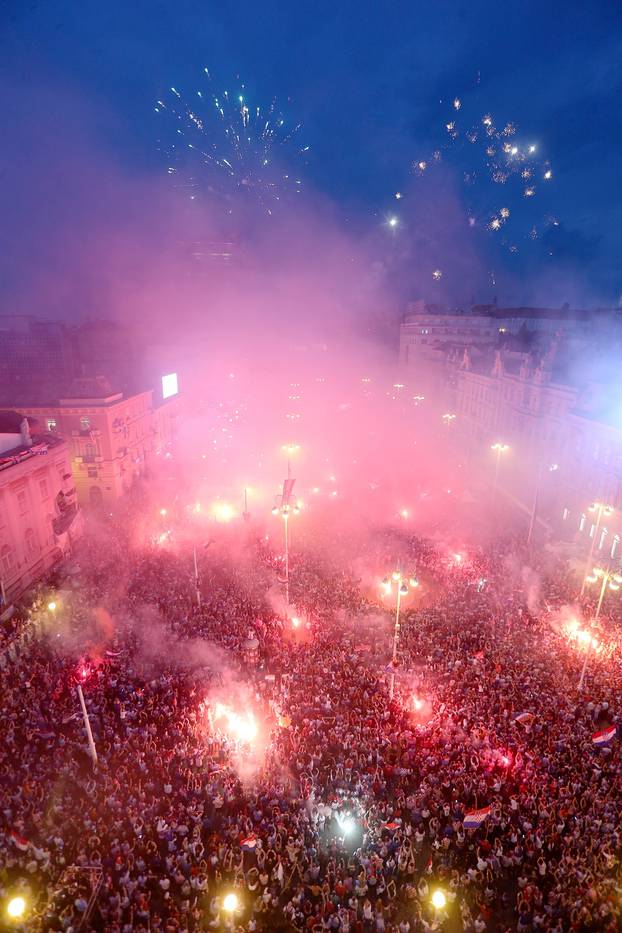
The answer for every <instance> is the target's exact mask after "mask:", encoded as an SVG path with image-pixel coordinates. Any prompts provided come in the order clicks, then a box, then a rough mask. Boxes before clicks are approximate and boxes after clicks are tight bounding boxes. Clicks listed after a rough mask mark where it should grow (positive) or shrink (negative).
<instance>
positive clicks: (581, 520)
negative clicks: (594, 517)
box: [579, 512, 585, 531]
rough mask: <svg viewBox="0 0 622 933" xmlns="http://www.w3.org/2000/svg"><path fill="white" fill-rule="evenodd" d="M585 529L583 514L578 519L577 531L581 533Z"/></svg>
mask: <svg viewBox="0 0 622 933" xmlns="http://www.w3.org/2000/svg"><path fill="white" fill-rule="evenodd" d="M584 528H585V512H582V513H581V518H580V519H579V531H583V529H584Z"/></svg>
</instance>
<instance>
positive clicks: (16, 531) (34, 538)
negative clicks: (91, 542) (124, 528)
mask: <svg viewBox="0 0 622 933" xmlns="http://www.w3.org/2000/svg"><path fill="white" fill-rule="evenodd" d="M81 531H82V521H81V514H80V510H79V508H78V504H77V500H76V490H75V487H74V483H73V477H72V475H71V466H70V462H69V449H68V446H67V444H66V442H65V441H64V440H63V439H62V438H61V437H59V436H57V435H54V434H51V433H49V432H47V431H39V429H38V427H37V425H36V424H35V423H33V422H31V421H29V420H28V419H26V418H24V417H23V416H22V415H21V414H18V413H17V412H11V411H10V412H0V607H1V606H5V605H6V604H7V603H9V602H11V601H12V600H14V599H16V598H17V597H18V596H19V595H20V594H21V593H22V592H23V591H24V590H25V589H27V587H28V586H30V585H32V584H33V583H35V582H37V581H38V580H39V579H40V578H41V577H43V576H45V574H46V573H47V572H49V571H50V569H51V568H52V567H54V566H55V565H56V564H57V563H58V561H59V560H61V558H62V557H63V556H64V555H65V554H67V553H68V552H69V551H71V549H72V546H73V544H74V542H75V540H76V539H77V538H78V537H79V535H80V534H81Z"/></svg>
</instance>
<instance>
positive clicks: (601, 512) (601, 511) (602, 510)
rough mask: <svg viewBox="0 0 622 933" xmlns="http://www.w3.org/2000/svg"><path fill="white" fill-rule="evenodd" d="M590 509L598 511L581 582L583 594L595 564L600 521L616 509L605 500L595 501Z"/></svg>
mask: <svg viewBox="0 0 622 933" xmlns="http://www.w3.org/2000/svg"><path fill="white" fill-rule="evenodd" d="M589 511H590V512H595V513H596V524H595V525H594V534H593V535H592V543H591V545H590V551H589V554H588V555H587V561H586V562H585V572H584V574H583V583H582V584H581V596H583V594H584V592H585V584H586V580H587V576H588V573H589V570H590V567H592V566H593V555H594V545H595V544H596V538H597V537H598V532H599V529H600V523H601V522H602V520H603V516H605V518H608V517H609V516H610V515H613V511H614V510H613V506H612V505H606V504H605V503H604V502H593V503H592V504H591V506H590V508H589Z"/></svg>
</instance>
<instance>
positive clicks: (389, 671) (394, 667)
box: [385, 661, 398, 674]
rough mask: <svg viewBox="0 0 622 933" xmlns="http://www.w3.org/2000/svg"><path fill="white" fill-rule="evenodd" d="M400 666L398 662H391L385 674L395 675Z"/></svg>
mask: <svg viewBox="0 0 622 933" xmlns="http://www.w3.org/2000/svg"><path fill="white" fill-rule="evenodd" d="M397 667H398V664H397V661H390V662H389V664H387V666H386V667H385V672H386V673H387V674H395V672H396V670H397Z"/></svg>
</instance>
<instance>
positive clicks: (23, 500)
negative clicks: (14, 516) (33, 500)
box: [17, 489, 28, 515]
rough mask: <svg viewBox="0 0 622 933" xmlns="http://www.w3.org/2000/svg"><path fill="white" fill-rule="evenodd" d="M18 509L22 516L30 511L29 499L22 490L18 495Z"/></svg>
mask: <svg viewBox="0 0 622 933" xmlns="http://www.w3.org/2000/svg"><path fill="white" fill-rule="evenodd" d="M17 507H18V508H19V511H20V514H21V515H23V514H24V512H26V511H28V497H27V495H26V490H24V489H20V491H19V492H18V493H17Z"/></svg>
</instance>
